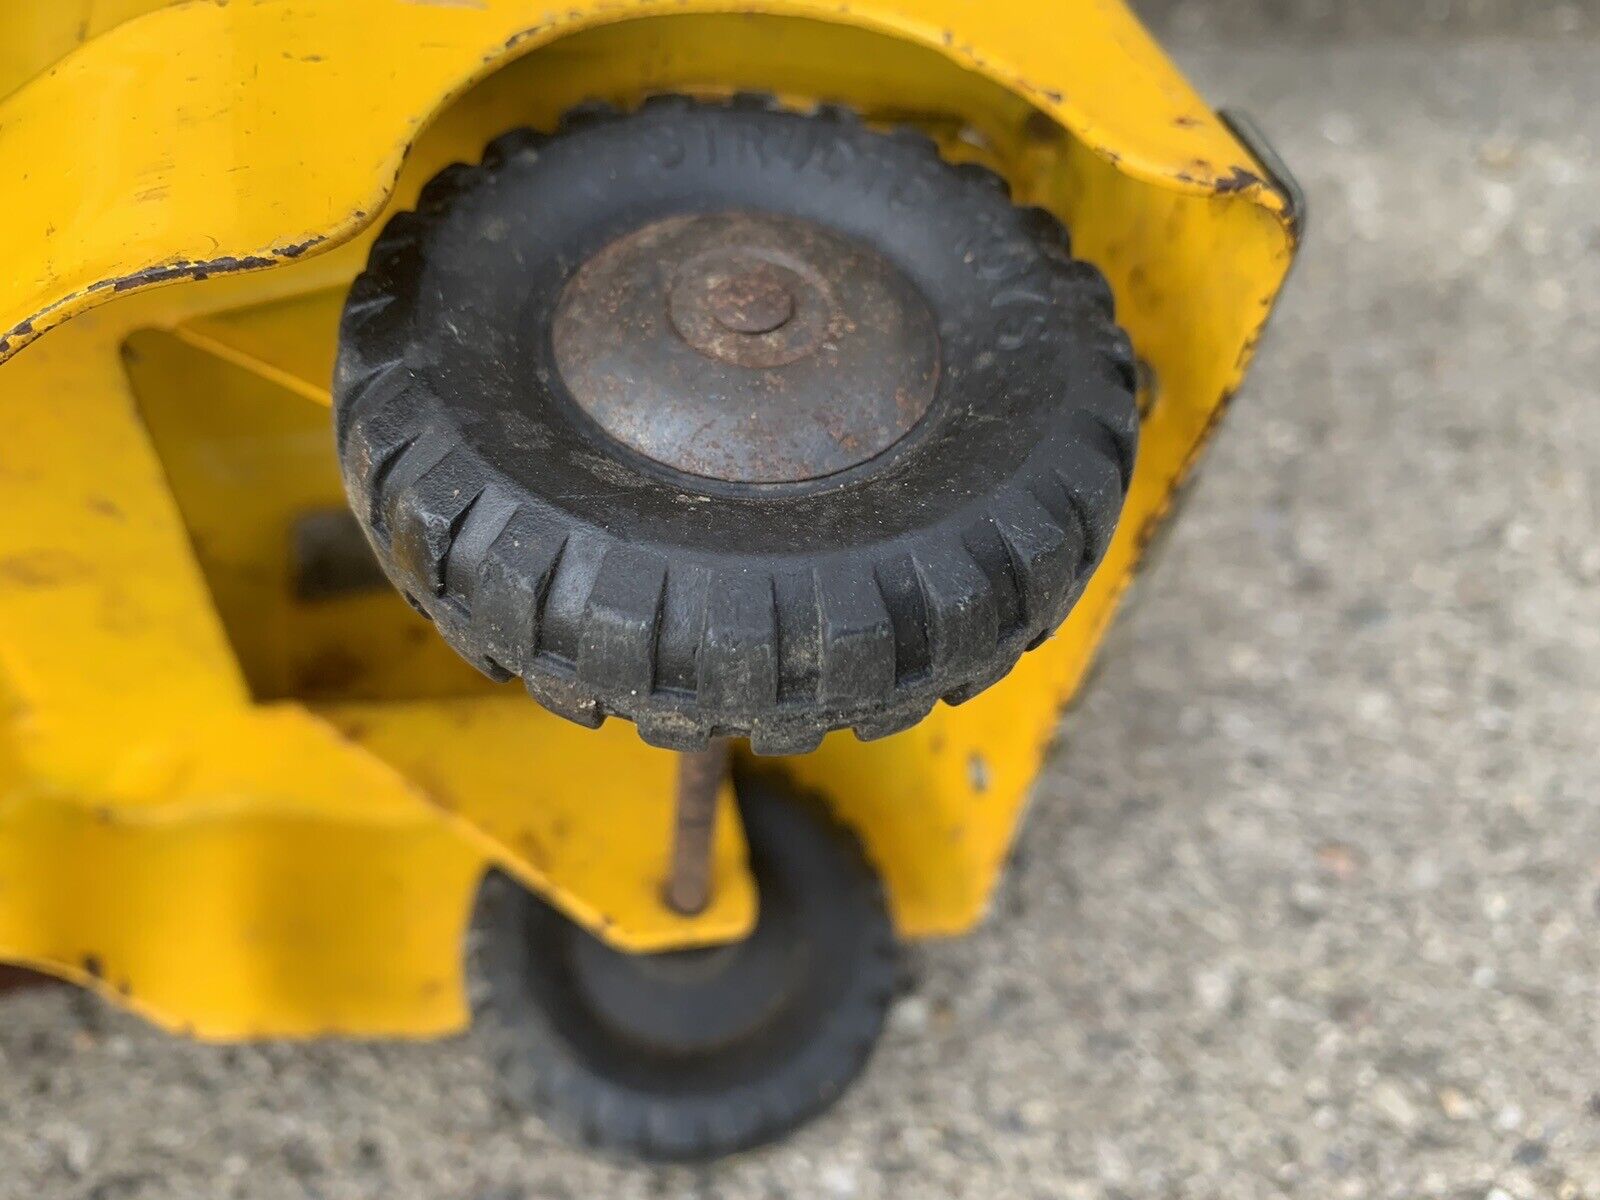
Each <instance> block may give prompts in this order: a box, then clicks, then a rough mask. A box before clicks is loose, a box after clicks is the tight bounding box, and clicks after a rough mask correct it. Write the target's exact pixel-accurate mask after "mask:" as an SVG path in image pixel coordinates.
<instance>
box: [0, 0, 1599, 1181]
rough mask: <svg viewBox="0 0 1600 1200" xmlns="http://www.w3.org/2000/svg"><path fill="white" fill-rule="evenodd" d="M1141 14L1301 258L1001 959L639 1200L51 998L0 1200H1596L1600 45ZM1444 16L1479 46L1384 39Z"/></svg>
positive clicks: (1324, 13) (925, 962) (1179, 2)
mask: <svg viewBox="0 0 1600 1200" xmlns="http://www.w3.org/2000/svg"><path fill="white" fill-rule="evenodd" d="M1463 5H1464V6H1465V7H1462V6H1463ZM1149 7H1150V9H1151V10H1152V11H1153V12H1156V15H1157V16H1159V18H1160V20H1161V22H1162V24H1163V26H1164V28H1166V29H1167V30H1168V31H1169V36H1170V37H1171V38H1172V39H1173V42H1172V44H1173V49H1174V50H1175V52H1176V53H1177V55H1178V57H1179V58H1180V60H1181V61H1182V62H1184V63H1185V65H1186V66H1187V67H1188V68H1189V69H1190V70H1191V72H1192V73H1193V75H1194V76H1195V77H1196V79H1197V80H1198V81H1199V82H1200V84H1201V85H1202V87H1203V88H1204V90H1206V92H1207V93H1208V94H1209V95H1210V96H1212V97H1214V98H1216V99H1217V100H1219V101H1225V102H1228V103H1235V104H1242V105H1244V106H1246V107H1248V108H1250V109H1252V110H1253V111H1255V112H1256V113H1257V114H1258V115H1259V116H1260V117H1261V119H1262V120H1263V122H1264V124H1265V125H1266V126H1267V127H1268V128H1269V129H1270V130H1271V131H1273V133H1274V134H1275V136H1276V139H1277V140H1278V142H1279V144H1280V148H1281V149H1282V151H1283V153H1284V155H1285V157H1286V158H1287V159H1288V160H1289V161H1290V162H1291V163H1292V164H1293V165H1294V166H1295V167H1296V168H1297V169H1298V171H1299V173H1300V175H1301V177H1302V179H1303V181H1304V183H1305V185H1306V188H1307V190H1308V192H1309V193H1310V197H1311V203H1312V209H1313V216H1312V232H1311V239H1310V243H1309V246H1308V248H1307V251H1306V254H1305V257H1304V260H1303V262H1302V264H1301V267H1300V270H1299V272H1298V274H1297V276H1296V277H1295V279H1294V280H1293V281H1292V285H1291V293H1290V295H1289V296H1288V298H1287V300H1286V302H1285V304H1284V306H1283V309H1282V311H1281V313H1280V315H1279V318H1278V320H1277V323H1276V325H1275V327H1274V329H1273V331H1272V333H1271V336H1270V337H1269V339H1268V341H1267V343H1266V345H1265V346H1264V348H1263V350H1262V354H1261V358H1260V361H1259V364H1258V366H1257V369H1256V371H1255V374H1254V375H1253V377H1252V379H1251V381H1250V383H1249V385H1248V388H1247V390H1246V392H1245V394H1244V395H1243V396H1241V398H1240V399H1239V401H1238V403H1237V404H1236V405H1235V407H1234V409H1233V412H1232V416H1231V418H1230V425H1229V426H1228V427H1227V428H1226V429H1225V431H1224V432H1223V434H1222V436H1221V438H1220V440H1219V442H1218V444H1217V446H1216V448H1215V450H1214V452H1213V454H1212V456H1211V458H1210V460H1209V462H1208V464H1207V466H1206V469H1205V476H1204V478H1203V480H1202V482H1201V483H1200V485H1199V488H1198V492H1197V494H1196V496H1195V498H1194V500H1193V502H1192V503H1191V505H1190V506H1189V509H1188V512H1187V514H1186V516H1185V520H1184V521H1183V523H1182V525H1181V527H1180V528H1179V529H1178V530H1177V531H1176V533H1175V536H1174V538H1173V540H1172V542H1171V544H1170V547H1169V549H1168V551H1167V553H1166V556H1165V559H1164V561H1163V562H1162V563H1161V565H1160V566H1159V568H1158V569H1157V570H1156V571H1154V572H1153V573H1151V574H1150V575H1149V576H1147V577H1146V578H1145V579H1144V581H1143V582H1142V583H1141V585H1140V595H1139V599H1138V603H1137V605H1136V608H1135V611H1133V612H1132V613H1131V614H1129V616H1128V617H1127V619H1125V620H1124V621H1123V622H1122V624H1121V625H1120V626H1119V627H1118V628H1117V629H1116V631H1115V633H1114V634H1113V636H1112V638H1111V641H1110V645H1109V647H1108V650H1107V658H1106V662H1105V664H1104V669H1103V670H1102V671H1101V673H1100V676H1099V679H1098V682H1097V683H1096V685H1095V687H1094V689H1093V691H1092V692H1091V694H1090V695H1089V696H1088V698H1087V699H1086V701H1085V702H1084V703H1083V705H1082V706H1081V707H1080V708H1079V709H1078V710H1077V711H1076V712H1075V713H1074V714H1073V716H1072V717H1071V719H1070V722H1069V724H1068V726H1067V728H1066V731H1065V736H1064V740H1063V744H1062V748H1061V750H1060V752H1059V753H1058V755H1057V756H1056V758H1055V759H1054V761H1053V764H1052V766H1051V768H1050V770H1049V772H1048V774H1047V775H1046V777H1045V778H1044V780H1043V782H1042V784H1041V786H1040V792H1039V796H1038V800H1037V803H1036V805H1035V807H1034V810H1033V814H1032V819H1031V823H1030V824H1029V825H1028V827H1027V830H1026V833H1025V837H1024V841H1023V844H1022V847H1021V854H1020V861H1019V862H1018V864H1017V866H1016V868H1015V869H1014V870H1013V871H1012V872H1011V875H1010V877H1009V879H1008V881H1007V883H1006V885H1005V889H1004V893H1003V896H1002V898H1001V902H1000V903H999V905H998V907H997V911H996V913H995V915H994V918H993V919H992V920H991V922H990V923H989V924H988V925H987V926H986V927H985V928H984V929H983V930H982V931H980V932H978V933H977V934H975V935H974V936H972V937H970V938H967V939H965V940H962V941H959V942H952V943H949V944H940V945H935V946H930V947H926V948H922V949H919V950H918V951H917V952H916V953H915V954H914V956H913V966H914V969H915V974H916V984H915V988H914V990H913V991H912V992H911V993H910V994H909V995H908V996H907V997H906V998H905V999H904V1000H903V1001H902V1002H901V1003H900V1004H899V1006H898V1008H897V1009H896V1010H895V1013H894V1016H893V1021H892V1028H891V1030H890V1033H889V1036H888V1037H887V1039H886V1042H885V1044H884V1045H883V1047H882V1050H881V1052H880V1053H879V1054H878V1056H877V1058H876V1060H875V1061H874V1063H873V1065H872V1067H871V1069H870V1071H869V1074H868V1076H867V1077H866V1079H865V1081H864V1082H863V1083H862V1085H861V1086H860V1087H859V1088H857V1089H856V1090H855V1092H854V1093H853V1094H852V1095H851V1096H849V1097H848V1098H847V1100H846V1101H845V1102H844V1103H843V1104H842V1105H840V1106H839V1107H838V1108H837V1109H836V1110H835V1111H834V1112H833V1113H831V1114H830V1115H829V1116H827V1117H826V1118H825V1119H823V1120H822V1121H820V1122H819V1123H817V1124H816V1125H814V1126H812V1127H811V1128H809V1129H807V1130H806V1131H804V1132H803V1133H801V1134H800V1135H799V1136H798V1137H796V1138H795V1139H793V1140H792V1141H791V1142H790V1143H788V1144H787V1145H784V1146H782V1147H780V1148H777V1149H774V1150H770V1151H766V1152H761V1153H757V1154H752V1155H748V1156H745V1157H743V1158H740V1159H738V1160H735V1161H733V1162H730V1163H727V1164H725V1165H722V1166H719V1167H715V1168H708V1169H704V1170H691V1169H671V1170H662V1171H655V1170H644V1169H639V1168H634V1167H629V1166H625V1165H620V1164H615V1163H606V1162H601V1161H597V1160H595V1159H593V1158H590V1157H587V1156H585V1155H583V1154H580V1153H577V1152H575V1151H573V1150H572V1149H570V1148H568V1147H567V1146H566V1145H565V1144H564V1143H563V1142H561V1141H560V1140H559V1139H557V1138H556V1137H554V1136H553V1135H552V1134H550V1133H549V1132H548V1131H547V1130H546V1129H545V1128H544V1126H543V1125H542V1124H541V1123H540V1121H539V1120H538V1119H537V1118H536V1117H534V1116H530V1115H526V1114H520V1113H516V1112H509V1111H506V1110H505V1109H504V1108H502V1107H501V1106H499V1105H498V1104H497V1102H496V1100H495V1099H494V1095H495V1090H494V1087H493V1084H492V1080H491V1077H490V1074H489V1072H488V1070H487V1069H486V1067H485V1066H484V1065H483V1064H482V1062H481V1061H480V1060H479V1059H478V1058H477V1057H476V1056H475V1054H474V1053H473V1050H474V1046H475V1041H474V1038H473V1037H472V1036H470V1035H469V1036H467V1037H465V1038H462V1039H458V1040H455V1041H451V1042H446V1043H442V1044H437V1045H395V1044H375V1045H353V1044H337V1045H332V1044H330V1045H310V1046H304V1045H264V1046H246V1047H235V1048H217V1047H206V1046H199V1045H195V1044H191V1043H187V1042H184V1041H180V1040H175V1039H171V1038H168V1037H165V1036H162V1035H160V1034H158V1033H155V1032H152V1031H151V1030H149V1029H147V1028H145V1027H143V1026H142V1025H141V1024H139V1023H138V1022H137V1021H134V1020H132V1019H130V1018H127V1017H124V1016H121V1015H118V1014H116V1013H114V1012H111V1011H110V1010H108V1009H106V1008H104V1007H103V1006H101V1005H100V1004H98V1003H97V1002H95V1001H93V1000H90V999H88V998H86V997H84V996H81V995H77V994H74V993H72V992H70V991H65V990H60V991H47V992H34V993H24V994H18V995H13V996H10V997H8V998H3V999H0V1196H4V1197H16V1198H18V1200H21V1198H24V1197H26V1198H28V1200H57V1198H59V1200H91V1198H92V1200H156V1198H158V1197H159V1198H161V1200H169V1198H172V1200H177V1198H185V1200H187V1198H197V1200H198V1198H204V1200H223V1198H226V1197H248V1198H249V1200H278V1198H289V1197H315V1198H320V1200H355V1198H367V1197H371V1198H380V1197H381V1198H383V1200H413V1198H415V1200H425V1198H426V1200H431V1198H435V1197H438V1198H450V1200H458V1198H459V1200H558V1198H565V1197H571V1198H582V1200H591V1198H598V1197H607V1198H617V1200H622V1198H626V1197H639V1198H643V1197H673V1198H675V1197H718V1198H726V1200H736V1198H737V1200H746V1198H748V1200H755V1198H758V1197H761V1198H767V1197H771V1198H777V1197H795V1198H808V1197H821V1198H834V1197H837V1198H850V1197H859V1198H862V1200H871V1198H879V1197H895V1198H900V1197H906V1198H910V1197H916V1198H918V1200H921V1198H924V1197H927V1198H935V1197H966V1198H984V1200H987V1198H990V1197H997V1198H998V1197H1004V1198H1012V1197H1015V1198H1018V1200H1032V1198H1040V1200H1042V1198H1050V1200H1056V1198H1060V1200H1146V1198H1151V1200H1165V1198H1195V1200H1198V1198H1211V1197H1227V1200H1255V1198H1258V1197H1260V1198H1266V1197H1305V1198H1308V1200H1311V1198H1315V1200H1325V1198H1351V1200H1355V1198H1365V1197H1372V1198H1379V1197H1384V1198H1395V1200H1400V1198H1407V1200H1410V1198H1423V1197H1431V1198H1438V1200H1544V1198H1555V1200H1600V1054H1597V1051H1600V803H1597V794H1600V759H1597V754H1596V749H1595V743H1596V741H1597V740H1600V537H1597V530H1600V404H1597V403H1596V389H1597V384H1596V380H1597V378H1600V199H1597V198H1600V40H1596V37H1595V35H1596V34H1600V20H1596V19H1595V17H1596V10H1595V7H1594V6H1593V5H1590V4H1583V5H1564V6H1563V5H1554V4H1551V5H1536V4H1532V3H1529V4H1525V5H1518V4H1498V5H1490V4H1479V5H1474V4H1472V3H1471V0H1459V3H1455V2H1454V0H1452V3H1446V4H1444V5H1442V6H1441V5H1424V4H1420V3H1419V4H1417V5H1415V6H1410V5H1380V4H1366V5H1347V6H1340V5H1337V4H1322V5H1318V4H1316V3H1313V2H1311V0H1305V2H1304V3H1298V4H1297V3H1291V2H1288V0H1279V2H1277V3H1267V2H1265V0H1264V2H1263V3H1261V4H1257V5H1252V6H1243V5H1226V6H1225V5H1219V4H1214V3H1213V4H1207V5H1203V6H1202V5H1199V4H1196V3H1193V2H1190V0H1176V2H1174V3H1170V4H1157V3H1154V2H1152V3H1151V4H1150V6H1149ZM1407 8H1414V9H1415V10H1416V11H1417V12H1418V13H1422V14H1423V16H1426V15H1427V13H1433V14H1434V17H1437V16H1438V14H1439V13H1440V12H1444V13H1445V15H1446V16H1449V15H1452V14H1454V15H1458V16H1460V17H1461V22H1460V24H1459V26H1458V27H1457V28H1460V29H1465V30H1467V32H1468V34H1469V35H1470V36H1456V33H1455V32H1453V31H1452V26H1451V25H1450V23H1449V22H1440V21H1438V20H1434V19H1431V18H1430V19H1427V20H1424V19H1422V18H1421V17H1419V18H1417V19H1416V21H1415V22H1414V23H1413V24H1412V25H1411V26H1410V27H1409V30H1408V32H1406V33H1405V35H1404V36H1385V37H1383V38H1377V37H1374V36H1369V35H1372V34H1377V33H1382V34H1385V35H1388V34H1391V33H1393V29H1392V28H1391V26H1392V25H1393V23H1394V21H1395V20H1396V19H1397V18H1394V17H1393V16H1392V14H1391V15H1385V14H1389V13H1390V10H1392V9H1407ZM1341 9H1343V10H1345V11H1343V15H1340V12H1336V11H1335V10H1341ZM1468 9H1471V10H1472V11H1473V12H1476V13H1478V14H1479V16H1477V17H1475V16H1473V15H1472V13H1471V12H1468V11H1467V10H1468ZM1424 10H1426V12H1424ZM1218 11H1221V12H1223V13H1224V19H1222V20H1220V22H1219V23H1217V24H1214V25H1211V26H1210V27H1209V28H1210V33H1209V34H1208V32H1207V28H1208V27H1207V24H1206V22H1205V21H1204V20H1202V19H1201V17H1202V16H1203V15H1204V13H1205V12H1218ZM1251 12H1255V13H1257V14H1258V15H1261V16H1262V17H1263V18H1266V19H1264V20H1260V21H1252V20H1250V19H1249V13H1251ZM1363 12H1365V13H1366V14H1367V15H1366V16H1365V17H1363V16H1362V15H1361V14H1362V13H1363ZM1196 14H1200V15H1199V16H1197V15H1196ZM1319 14H1320V15H1319ZM1329 14H1333V15H1331V16H1330V15H1329ZM1484 14H1488V15H1484ZM1563 14H1564V15H1563ZM1491 16H1492V17H1493V18H1494V19H1492V20H1491V19H1490V17H1491ZM1363 21H1367V22H1368V23H1367V24H1365V25H1363V24H1362V22H1363ZM1219 31H1220V34H1221V35H1225V37H1223V38H1219V37H1218V36H1217V35H1218V34H1219ZM1308 31H1309V32H1310V33H1314V34H1316V35H1317V36H1316V37H1311V36H1308ZM1519 31H1521V32H1519ZM1247 34H1248V36H1246V35H1247ZM1490 34H1498V36H1489V35H1490Z"/></svg>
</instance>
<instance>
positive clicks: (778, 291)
mask: <svg viewBox="0 0 1600 1200" xmlns="http://www.w3.org/2000/svg"><path fill="white" fill-rule="evenodd" d="M551 338H552V343H553V349H554V351H555V361H556V366H557V369H558V370H559V372H560V374H561V379H562V382H563V383H564V384H565V387H566V390H567V393H568V395H569V396H570V397H571V399H572V400H573V402H574V403H576V404H577V406H578V407H579V408H581V409H582V410H583V411H584V412H585V413H587V414H588V415H589V416H590V417H591V418H592V419H593V420H594V421H595V422H596V423H597V424H599V426H600V427H601V428H602V429H604V430H605V431H606V432H607V433H609V434H610V435H611V436H612V437H614V438H616V439H617V440H618V441H619V442H621V443H623V444H624V445H626V446H628V447H630V448H632V449H633V450H635V451H637V452H639V453H640V454H643V455H645V456H646V457H648V458H651V459H654V460H655V461H656V462H659V463H662V464H665V465H666V466H669V467H674V468H676V469H678V470H680V471H684V472H686V473H688V474H691V475H698V476H703V477H707V478H712V479H719V480H724V481H728V482H735V483H795V482H800V481H802V480H807V479H817V478H821V477H823V476H826V475H831V474H833V473H835V472H837V471H842V470H845V469H846V468H849V467H853V466H856V465H858V464H860V463H863V462H866V461H867V460H868V459H870V458H873V457H874V456H876V455H878V454H881V453H883V451H885V450H887V449H888V448H889V447H890V446H892V445H894V444H895V443H896V442H898V441H899V440H900V439H901V438H902V437H904V436H905V435H906V434H907V433H908V432H909V431H910V430H911V428H912V427H913V426H914V425H915V424H916V423H917V421H918V420H920V419H921V417H922V415H923V413H925V412H926V411H927V409H928V405H929V404H930V403H932V401H933V395H934V389H935V385H936V384H937V382H938V375H939V342H938V335H937V332H936V329H935V327H934V322H933V317H932V315H931V313H930V312H929V311H928V307H927V304H926V303H925V302H924V301H923V299H922V296H921V294H920V293H919V292H918V291H917V289H916V287H915V286H914V285H913V284H912V283H911V282H910V280H908V279H907V278H906V277H905V276H904V275H902V274H901V273H900V271H899V270H898V269H897V268H895V267H894V265H893V264H891V263H890V262H889V261H888V260H887V259H885V258H884V257H883V256H881V255H879V254H877V253H876V252H874V251H872V250H870V249H868V248H866V247H864V246H862V245H860V244H858V243H856V242H853V241H851V240H850V239H848V238H845V237H842V236H840V235H839V234H836V233H833V232H831V231H830V230H827V229H824V228H823V227H821V226H819V225H817V224H814V223H812V222H810V221H802V220H799V219H796V218H793V217H779V216H772V215H766V214H754V213H715V214H709V215H697V216H679V217H668V218H666V219H665V220H661V221H656V222H654V223H652V224H650V225H646V226H644V227H643V228H641V229H637V230H635V231H633V232H632V233H628V234H625V235H624V236H622V237H620V238H617V239H616V240H615V241H613V242H611V243H610V244H609V245H607V246H605V247H604V248H602V249H601V250H600V251H599V252H598V253H596V254H595V255H594V256H593V257H592V258H590V259H589V260H588V261H587V262H585V263H584V264H583V265H582V266H581V267H579V269H578V271H577V272H576V273H575V274H574V275H573V277H572V279H571V280H570V281H569V282H568V284H567V286H566V289H565V290H564V292H563V293H562V296H561V300H560V303H559V304H558V305H557V309H556V314H555V319H554V323H553V327H552V330H551Z"/></svg>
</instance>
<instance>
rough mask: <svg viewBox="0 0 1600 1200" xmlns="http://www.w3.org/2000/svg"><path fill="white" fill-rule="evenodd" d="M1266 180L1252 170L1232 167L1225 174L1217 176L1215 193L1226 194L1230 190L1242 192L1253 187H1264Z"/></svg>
mask: <svg viewBox="0 0 1600 1200" xmlns="http://www.w3.org/2000/svg"><path fill="white" fill-rule="evenodd" d="M1265 185H1266V181H1265V180H1264V179H1262V178H1261V176H1259V175H1257V174H1256V173H1255V172H1254V171H1247V170H1245V169H1244V168H1243V167H1234V168H1233V169H1232V170H1231V171H1229V172H1228V173H1227V174H1226V175H1223V176H1221V177H1220V178H1218V180H1217V183H1216V188H1217V194H1218V195H1227V194H1228V193H1230V192H1243V191H1246V190H1248V189H1249V188H1253V187H1264V186H1265Z"/></svg>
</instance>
